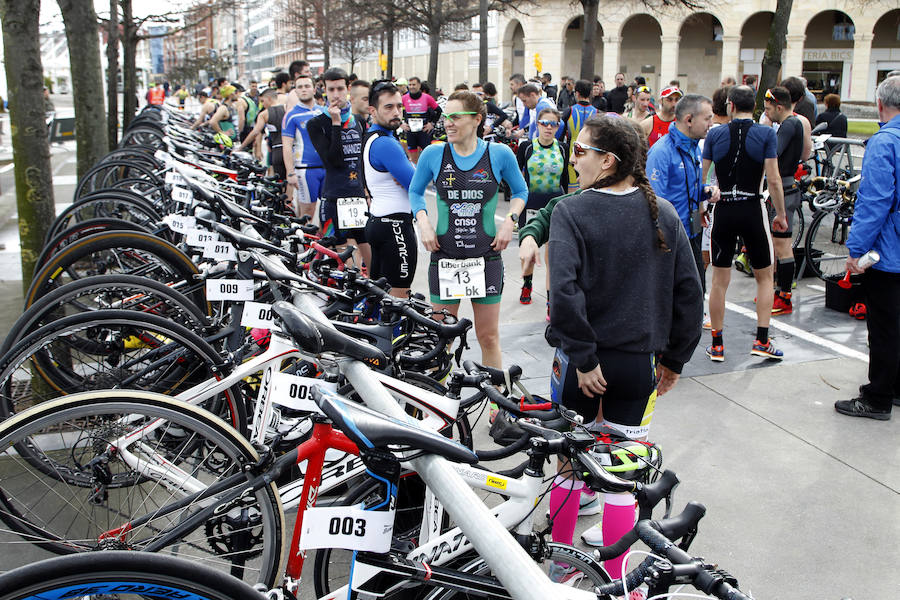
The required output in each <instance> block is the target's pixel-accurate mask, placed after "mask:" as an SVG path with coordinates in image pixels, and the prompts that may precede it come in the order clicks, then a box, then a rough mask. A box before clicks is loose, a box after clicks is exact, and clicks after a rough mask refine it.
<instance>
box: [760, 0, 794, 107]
mask: <svg viewBox="0 0 900 600" xmlns="http://www.w3.org/2000/svg"><path fill="white" fill-rule="evenodd" d="M793 5H794V0H778V2H777V3H776V5H775V17H774V18H773V19H772V26H771V28H770V29H769V42H768V44H766V53H765V55H763V61H762V74H761V75H760V77H759V86H758V87H757V89H756V108H755V110H754V111H753V115H754V116H755V117H759V115H760V114H762V112H763V110H765V107H766V90H768V89H769V88H771V87H773V86H775V85H777V84H778V72H779V71H781V54H782V53H783V52H784V47H785V44H786V42H787V27H788V20H789V19H790V18H791V8H793Z"/></svg>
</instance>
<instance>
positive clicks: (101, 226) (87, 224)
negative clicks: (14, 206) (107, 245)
mask: <svg viewBox="0 0 900 600" xmlns="http://www.w3.org/2000/svg"><path fill="white" fill-rule="evenodd" d="M112 230H116V231H143V232H144V233H153V232H152V231H151V230H150V229H149V228H147V227H145V226H143V225H142V224H140V223H134V222H132V221H126V220H124V219H117V218H115V217H97V218H93V219H87V220H85V221H78V222H75V223H72V224H71V225H70V226H69V227H66V228H65V229H63V230H62V231H60V232H59V233H57V234H56V235H54V236H53V237H52V238H51V239H48V241H46V242H45V243H44V248H43V249H42V250H41V253H40V254H39V255H38V258H37V260H36V261H35V262H34V269H35V270H39V269H40V268H41V267H42V266H43V265H44V263H45V262H46V261H47V259H48V258H50V257H51V256H53V255H54V254H56V253H57V252H59V251H60V250H62V249H63V248H65V247H66V246H68V245H69V244H71V243H73V242H76V241H78V240H80V239H82V238H85V237H87V236H89V235H92V234H95V233H101V232H103V231H112ZM169 241H171V240H169Z"/></svg>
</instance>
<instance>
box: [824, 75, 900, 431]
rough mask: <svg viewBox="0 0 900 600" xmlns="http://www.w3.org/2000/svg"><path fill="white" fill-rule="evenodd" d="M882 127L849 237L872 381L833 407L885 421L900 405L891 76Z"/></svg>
mask: <svg viewBox="0 0 900 600" xmlns="http://www.w3.org/2000/svg"><path fill="white" fill-rule="evenodd" d="M877 98H878V100H877V102H878V116H879V117H880V119H881V120H882V121H883V122H884V126H883V127H882V128H881V129H880V130H879V131H878V132H877V133H876V134H875V135H873V136H872V137H871V138H869V142H868V144H867V145H866V153H865V155H864V156H863V164H862V180H861V181H860V184H859V192H858V193H857V195H856V206H855V208H854V211H853V228H852V229H851V230H850V237H849V238H848V239H847V249H848V250H849V251H850V257H849V258H848V259H847V270H848V271H849V272H850V273H856V274H860V273H861V274H862V275H863V283H862V285H863V290H864V291H865V293H866V301H867V305H866V309H867V310H866V312H867V314H866V326H867V327H868V330H869V383H867V384H866V385H863V386H860V388H859V396H858V397H857V398H854V399H853V400H839V401H837V402H835V403H834V409H835V410H836V411H838V412H839V413H841V414H844V415H849V416H851V417H869V418H872V419H878V420H882V421H886V420H888V419H890V418H891V405H892V404H897V405H900V77H888V78H887V79H885V80H884V81H882V82H881V85H879V86H878V91H877ZM869 250H875V251H876V252H878V254H879V255H880V260H879V261H878V262H877V263H875V264H874V265H872V266H870V267H869V268H860V265H859V259H860V257H861V256H862V255H863V254H865V253H866V252H868V251H869Z"/></svg>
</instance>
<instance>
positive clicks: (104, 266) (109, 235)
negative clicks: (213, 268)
mask: <svg viewBox="0 0 900 600" xmlns="http://www.w3.org/2000/svg"><path fill="white" fill-rule="evenodd" d="M108 273H122V274H126V275H140V276H143V277H149V278H151V279H154V280H156V281H159V282H161V283H176V282H193V281H194V275H196V274H197V273H199V269H198V268H197V266H196V265H195V264H194V263H193V262H191V259H190V258H188V256H187V255H185V254H184V253H183V252H181V250H179V249H178V248H176V247H175V246H173V245H172V244H170V243H168V242H166V241H165V240H163V239H160V238H157V237H155V236H153V235H150V234H147V233H142V232H140V231H104V232H101V233H95V234H93V235H89V236H88V237H86V238H83V239H81V240H78V241H77V242H74V243H72V244H69V245H68V246H66V247H65V248H63V249H62V250H61V251H60V252H58V253H57V254H56V255H55V256H53V257H51V258H49V259H48V260H47V262H46V264H45V265H44V266H43V267H42V268H41V269H40V271H38V272H37V273H36V274H35V276H34V280H33V281H32V283H31V287H30V288H29V289H28V293H26V294H25V308H28V307H29V306H31V305H32V304H34V302H35V301H36V300H37V299H38V298H39V297H41V296H43V295H44V294H47V293H49V292H50V291H51V290H52V289H54V288H57V287H60V286H61V285H63V284H64V283H66V282H68V281H71V280H74V279H82V278H84V277H90V276H92V275H105V274H108ZM189 297H190V299H191V300H192V301H193V302H194V303H195V304H196V305H197V306H198V307H200V308H201V309H202V308H203V306H204V304H205V303H206V292H205V290H204V289H198V290H196V291H195V292H193V293H192V294H191V295H190V296H189Z"/></svg>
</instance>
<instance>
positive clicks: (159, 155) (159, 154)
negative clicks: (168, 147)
mask: <svg viewBox="0 0 900 600" xmlns="http://www.w3.org/2000/svg"><path fill="white" fill-rule="evenodd" d="M153 158H155V159H156V160H158V161H162V162H166V161H169V160H172V156H171V155H170V154H169V153H168V152H166V151H165V150H157V151H156V152H154V153H153Z"/></svg>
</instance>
